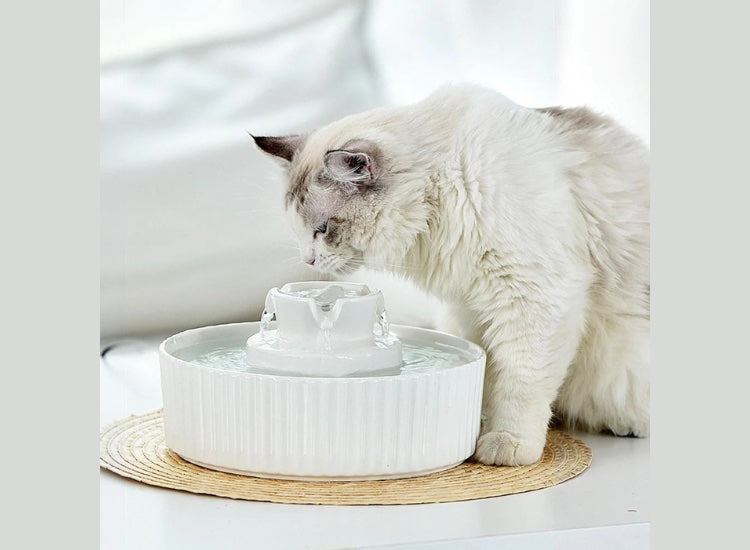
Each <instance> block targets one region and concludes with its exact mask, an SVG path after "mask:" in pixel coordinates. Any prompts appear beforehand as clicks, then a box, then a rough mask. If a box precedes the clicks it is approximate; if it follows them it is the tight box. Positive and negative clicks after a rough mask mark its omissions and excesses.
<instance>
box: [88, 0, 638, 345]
mask: <svg viewBox="0 0 750 550" xmlns="http://www.w3.org/2000/svg"><path fill="white" fill-rule="evenodd" d="M100 13H101V28H100V31H101V32H100V37H101V38H100V44H101V52H100V55H101V73H100V77H101V78H100V98H101V99H100V102H101V103H100V112H101V118H100V120H101V121H100V151H101V153H100V154H101V158H100V166H101V210H100V211H101V246H102V249H101V263H100V266H101V267H100V269H101V273H100V281H101V295H100V296H101V302H100V303H101V325H100V326H101V336H102V339H103V340H109V339H116V338H122V337H127V336H134V335H143V334H149V333H155V332H169V331H177V330H181V329H184V328H190V327H196V326H202V325H207V324H216V323H224V322H233V321H250V320H257V319H258V318H259V316H260V313H261V310H262V307H263V300H264V298H265V295H266V292H267V291H268V289H269V288H271V287H274V286H280V285H282V284H283V283H285V282H288V281H293V280H311V279H318V278H320V276H319V275H317V274H316V273H315V272H314V271H312V270H311V269H309V268H307V267H306V266H303V264H302V263H301V262H300V260H299V255H298V252H297V250H296V245H295V241H294V239H293V237H292V235H291V232H290V230H289V229H288V228H287V227H286V224H285V220H284V219H283V217H282V212H283V209H282V196H283V192H284V188H283V177H282V172H281V169H280V168H279V167H278V166H277V165H276V164H275V163H274V162H272V161H270V160H269V159H268V158H267V157H265V156H264V155H263V154H261V153H260V152H259V151H257V150H256V149H255V147H254V146H253V145H252V142H251V140H250V138H249V136H248V135H247V132H248V131H250V132H252V133H254V134H256V135H274V134H286V133H298V132H302V131H307V130H311V129H313V128H315V127H317V126H320V125H323V124H326V123H328V122H330V121H332V120H335V119H337V118H340V117H342V116H344V115H347V114H350V113H354V112H358V111H362V110H365V109H369V108H372V107H376V106H381V105H393V104H403V103H410V102H415V101H418V100H420V99H422V98H423V97H425V96H426V95H428V94H429V93H430V92H432V91H433V90H434V89H435V88H437V87H438V86H440V85H441V84H444V83H447V82H464V81H470V82H475V83H478V84H482V85H485V86H489V87H492V88H494V89H496V90H498V91H500V92H502V93H503V94H505V95H506V96H508V97H509V98H510V99H512V100H513V101H515V102H517V103H520V104H522V105H526V106H529V107H542V106H548V105H565V106H573V105H584V104H585V105H588V106H589V107H591V108H593V109H596V110H598V111H601V112H604V113H606V114H609V115H610V116H612V117H614V118H615V119H617V120H618V121H620V122H621V123H622V124H624V125H625V126H626V127H627V128H629V129H630V130H631V131H632V132H633V133H635V134H636V135H638V136H640V137H641V138H642V139H643V140H644V141H645V142H646V143H648V142H649V2H648V1H645V0H433V1H427V0H378V1H374V0H371V1H365V0H286V1H283V2H282V1H270V0H265V1H260V0H245V1H240V0H211V1H209V0H148V1H147V0H100ZM348 279H351V280H356V281H360V282H365V283H368V284H372V285H373V286H377V287H380V288H381V289H382V290H383V292H384V294H385V298H386V304H387V306H388V309H389V315H390V318H391V320H392V321H393V322H396V323H402V324H413V325H418V326H427V327H429V326H432V323H433V320H434V318H435V313H436V308H437V307H438V304H437V303H435V301H434V300H432V299H431V298H429V297H427V296H425V295H423V294H422V293H421V292H419V291H418V290H416V289H415V288H414V287H412V286H411V285H410V284H408V283H407V282H404V281H400V280H398V279H395V278H392V277H389V276H385V275H382V274H375V273H369V272H363V271H361V272H358V273H357V274H356V275H355V276H352V277H348Z"/></svg>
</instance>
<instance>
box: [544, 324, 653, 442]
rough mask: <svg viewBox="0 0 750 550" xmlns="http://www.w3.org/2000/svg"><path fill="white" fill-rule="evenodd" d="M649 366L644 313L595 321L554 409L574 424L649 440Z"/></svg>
mask: <svg viewBox="0 0 750 550" xmlns="http://www.w3.org/2000/svg"><path fill="white" fill-rule="evenodd" d="M649 365H650V345H649V320H648V318H647V316H646V315H645V314H644V315H643V316H634V315H608V316H606V317H603V316H602V317H594V318H593V319H592V320H591V321H590V323H589V327H588V330H587V334H586V336H585V337H584V339H583V341H582V342H581V347H580V349H579V352H578V355H577V356H576V359H575V361H574V364H573V366H572V367H571V369H570V374H569V376H568V378H567V379H566V380H565V383H564V384H563V386H562V387H561V388H560V393H559V395H558V398H557V403H556V404H555V408H556V409H557V410H559V411H560V412H561V413H562V416H563V418H564V419H565V420H566V422H568V423H569V424H571V425H577V426H580V427H583V428H586V429H590V430H596V431H599V430H610V431H611V432H613V433H614V434H616V435H635V436H638V437H646V436H648V434H649V391H650V385H649Z"/></svg>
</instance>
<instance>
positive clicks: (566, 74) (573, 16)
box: [556, 0, 650, 143]
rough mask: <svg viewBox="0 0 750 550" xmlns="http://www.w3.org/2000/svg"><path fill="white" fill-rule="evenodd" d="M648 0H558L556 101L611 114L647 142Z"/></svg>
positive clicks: (648, 109)
mask: <svg viewBox="0 0 750 550" xmlns="http://www.w3.org/2000/svg"><path fill="white" fill-rule="evenodd" d="M649 28H650V13H649V2H648V0H563V2H562V5H561V9H560V47H559V69H558V89H557V94H556V95H557V101H558V102H559V103H561V104H566V105H579V104H586V105H589V106H590V107H592V108H594V109H597V110H600V111H602V112H604V113H606V114H609V115H611V116H613V117H614V118H615V119H617V120H618V121H620V122H621V123H622V124H624V125H625V126H626V127H628V128H629V129H630V130H631V131H632V132H634V133H635V134H636V135H638V136H640V137H641V139H643V140H644V141H645V142H646V143H650V134H649V128H650V101H649V97H650V59H649V46H650V34H649Z"/></svg>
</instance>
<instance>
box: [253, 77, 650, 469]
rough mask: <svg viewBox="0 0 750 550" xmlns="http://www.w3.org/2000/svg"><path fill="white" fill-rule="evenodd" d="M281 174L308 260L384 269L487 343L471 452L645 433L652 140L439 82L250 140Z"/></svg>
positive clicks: (575, 113)
mask: <svg viewBox="0 0 750 550" xmlns="http://www.w3.org/2000/svg"><path fill="white" fill-rule="evenodd" d="M255 141H256V143H257V145H258V146H259V147H260V148H261V149H262V150H263V151H265V152H267V153H270V154H271V155H275V156H277V157H280V158H281V159H284V162H285V164H286V165H287V167H288V171H289V184H288V189H287V192H286V208H287V211H288V213H289V215H290V220H291V224H292V227H293V229H294V231H295V233H296V235H297V237H298V238H299V243H300V249H301V254H302V258H303V260H304V261H305V262H307V263H308V264H310V265H311V266H314V267H315V268H316V269H319V270H321V271H323V272H328V273H335V274H347V273H349V272H351V271H353V270H356V269H357V268H359V267H360V266H366V267H368V268H373V269H382V270H389V271H392V272H396V273H398V274H401V275H402V276H405V277H408V278H409V279H411V280H413V281H414V282H415V283H416V284H417V285H419V286H421V287H422V288H424V289H425V290H426V291H428V292H430V293H433V294H434V295H437V296H438V297H439V298H441V299H442V300H443V301H444V302H445V303H447V304H450V310H449V311H448V312H447V313H446V315H445V322H444V323H443V324H442V326H441V327H440V328H442V329H443V330H445V331H447V332H451V333H454V334H458V335H462V336H464V337H466V338H469V339H471V340H474V341H475V342H477V343H479V344H481V345H482V346H484V348H485V349H486V350H487V353H488V364H487V370H486V379H485V386H484V388H485V389H484V400H483V416H482V425H481V432H480V437H479V439H478V441H477V446H476V452H475V455H474V457H475V459H477V460H479V461H480V462H483V463H486V464H503V465H522V464H531V463H533V462H536V461H537V460H539V458H540V457H541V455H542V450H543V447H544V443H545V439H546V433H547V428H548V424H549V422H550V420H551V418H552V415H553V412H554V414H556V415H557V416H558V417H560V418H561V419H562V420H564V421H565V422H566V423H567V424H568V425H571V426H572V425H575V426H577V427H580V428H586V429H590V430H609V431H611V432H613V433H615V434H617V435H635V436H646V435H648V432H649V322H650V321H649V319H650V316H649V296H650V284H649V152H648V149H647V148H646V147H645V146H644V145H643V144H642V143H641V142H640V141H639V140H638V139H636V138H635V137H633V136H631V135H630V134H628V133H627V132H626V131H625V130H623V129H622V128H621V127H620V126H618V125H617V124H616V123H615V122H613V121H612V120H610V119H608V118H605V117H603V116H600V115H598V114H595V113H593V112H591V111H589V110H587V109H585V108H574V109H563V108H556V107H551V108H545V109H530V108H525V107H522V106H519V105H516V104H515V103H513V102H511V101H510V100H508V99H507V98H506V97H504V96H503V95H501V94H499V93H497V92H494V91H492V90H488V89H484V88H480V87H475V86H469V85H464V86H449V87H445V88H442V89H440V90H438V91H437V92H435V93H434V94H433V95H431V96H430V97H428V98H427V99H425V100H423V101H421V102H419V103H416V104H414V105H409V106H404V107H395V108H380V109H374V110H371V111H367V112H364V113H360V114H356V115H352V116H348V117H346V118H343V119H341V120H338V121H336V122H334V123H332V124H330V125H328V126H325V127H323V128H320V129H317V130H315V131H313V132H311V133H309V134H306V135H298V136H285V137H256V138H255Z"/></svg>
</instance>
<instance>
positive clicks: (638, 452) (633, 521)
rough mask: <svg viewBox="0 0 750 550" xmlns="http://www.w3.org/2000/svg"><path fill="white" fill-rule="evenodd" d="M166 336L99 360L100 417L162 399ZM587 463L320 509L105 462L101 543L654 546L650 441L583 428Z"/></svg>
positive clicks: (129, 344)
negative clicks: (526, 483) (463, 491)
mask: <svg viewBox="0 0 750 550" xmlns="http://www.w3.org/2000/svg"><path fill="white" fill-rule="evenodd" d="M161 339H162V337H161V336H158V337H154V338H143V339H139V340H133V341H124V342H122V343H121V344H117V345H115V346H114V347H113V348H112V349H110V350H109V351H108V352H107V354H106V355H105V359H103V360H102V362H101V373H100V375H101V376H100V382H101V386H100V391H101V393H100V402H101V407H100V424H101V425H105V424H108V423H110V422H112V421H115V420H118V419H120V418H124V417H126V416H128V415H131V414H138V413H144V412H149V411H153V410H155V409H158V408H160V407H161V389H160V386H159V368H158V354H157V347H158V343H159V341H160V340H161ZM574 435H576V437H579V438H580V439H582V440H583V441H585V442H586V443H587V444H588V445H589V446H590V447H591V449H592V452H593V460H592V464H591V466H590V467H589V469H588V470H586V471H585V472H583V473H582V474H581V475H579V476H577V477H575V478H573V479H571V480H569V481H566V482H564V483H562V484H560V485H556V486H554V487H549V488H547V489H542V490H538V491H532V492H529V493H522V494H517V495H507V496H503V497H498V498H488V499H481V500H473V501H467V502H456V503H446V504H420V505H402V506H310V505H287V504H272V503H265V502H248V501H240V500H231V499H225V498H219V497H213V496H208V495H196V494H192V493H186V492H181V491H175V490H170V489H162V488H159V487H152V486H149V485H145V484H142V483H139V482H136V481H132V480H130V479H125V478H122V477H120V476H117V475H115V474H113V473H111V472H108V471H105V470H102V471H101V479H100V533H101V534H100V540H101V548H103V549H106V550H118V549H134V548H139V549H144V550H149V549H161V548H164V549H172V548H175V549H177V548H179V549H180V550H192V549H206V548H211V549H228V548H243V549H245V548H263V549H273V548H285V549H286V548H353V547H356V548H363V547H384V546H388V547H398V548H425V547H429V548H441V549H442V548H496V547H498V546H499V545H500V543H501V542H502V545H505V544H506V543H507V544H508V545H511V546H512V547H513V548H599V547H601V548H612V547H615V546H616V547H617V548H648V538H649V521H650V519H649V499H648V481H649V480H648V477H649V441H648V440H647V439H645V440H644V439H633V438H618V437H613V436H608V435H601V434H586V433H576V434H574Z"/></svg>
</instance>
